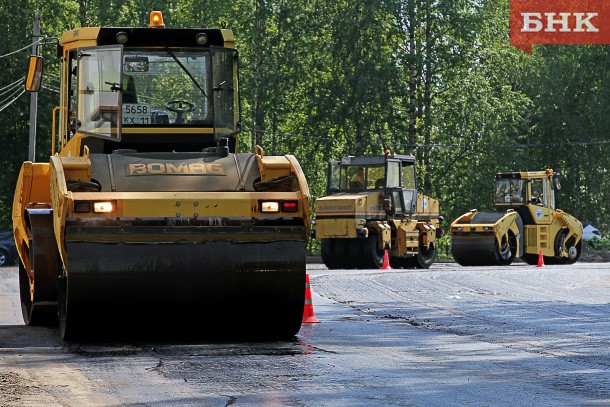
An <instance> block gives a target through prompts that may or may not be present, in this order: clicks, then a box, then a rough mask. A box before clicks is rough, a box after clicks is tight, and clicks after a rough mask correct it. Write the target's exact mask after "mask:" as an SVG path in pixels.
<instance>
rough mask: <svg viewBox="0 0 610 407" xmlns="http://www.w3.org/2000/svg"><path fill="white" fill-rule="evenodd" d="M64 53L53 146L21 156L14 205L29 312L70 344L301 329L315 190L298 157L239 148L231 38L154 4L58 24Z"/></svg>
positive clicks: (288, 333)
mask: <svg viewBox="0 0 610 407" xmlns="http://www.w3.org/2000/svg"><path fill="white" fill-rule="evenodd" d="M59 54H60V55H61V67H62V68H61V83H62V86H61V100H60V104H59V106H58V107H56V108H55V109H54V111H53V121H54V124H53V134H52V139H53V151H52V154H51V157H50V160H49V162H48V163H32V162H25V163H24V164H23V167H22V169H21V173H20V176H19V180H18V183H17V188H16V193H15V199H14V205H13V224H14V234H15V241H16V244H17V248H18V251H19V257H20V267H19V279H20V290H21V303H22V309H23V317H24V320H25V322H26V323H27V324H29V325H49V324H56V323H57V321H58V322H59V327H60V332H61V335H62V337H63V338H64V339H72V338H87V337H93V338H98V337H100V336H110V337H113V336H116V335H122V334H123V333H124V332H136V333H138V334H154V335H158V334H162V335H168V336H172V335H174V333H177V332H179V331H180V333H181V334H182V333H186V334H193V335H196V336H204V337H214V338H216V337H221V338H268V339H281V338H290V337H292V336H293V335H295V334H296V333H297V332H298V330H299V328H300V324H301V319H302V314H303V304H304V293H305V290H304V287H305V244H306V239H307V237H308V236H309V230H308V229H309V227H310V219H309V218H310V213H309V212H310V209H309V201H310V197H309V190H308V186H307V183H306V180H305V177H304V175H303V171H302V170H301V168H300V166H299V163H298V162H297V160H296V159H295V158H294V157H293V156H291V155H286V156H280V157H267V156H265V155H264V154H263V150H262V148H260V147H257V151H256V152H255V153H238V152H237V145H238V134H239V109H238V108H239V103H238V101H239V97H238V83H237V51H236V50H235V49H234V37H233V34H232V32H231V31H230V30H227V29H172V28H164V25H163V20H162V16H161V14H160V13H158V12H153V14H152V15H151V26H150V27H148V28H124V27H123V28H104V27H102V28H93V27H85V28H80V29H78V30H73V31H69V32H66V33H64V34H63V36H62V38H61V41H60V44H59ZM29 68H30V70H29V72H28V76H27V80H26V88H27V89H29V90H31V91H35V90H36V89H37V88H38V87H39V84H40V78H41V77H42V76H43V75H42V71H43V67H42V61H41V60H40V58H31V60H30V64H29ZM252 309H256V312H257V313H258V314H260V315H264V318H262V319H261V318H252V317H251V312H252V311H251V310H252Z"/></svg>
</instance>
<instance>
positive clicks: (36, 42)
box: [0, 40, 43, 59]
mask: <svg viewBox="0 0 610 407" xmlns="http://www.w3.org/2000/svg"><path fill="white" fill-rule="evenodd" d="M42 41H43V40H38V41H34V42H33V43H31V44H29V45H26V46H25V47H23V48H19V49H18V50H15V51H13V52H9V53H8V54H4V55H0V59H2V58H5V57H10V56H11V55H14V54H16V53H18V52H21V51H24V50H26V49H28V48H30V47H31V46H32V45H36V44H40V43H41V42H42Z"/></svg>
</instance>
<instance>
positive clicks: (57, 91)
mask: <svg viewBox="0 0 610 407" xmlns="http://www.w3.org/2000/svg"><path fill="white" fill-rule="evenodd" d="M42 88H43V89H46V90H50V91H51V92H55V93H60V91H59V88H58V87H56V86H52V85H42Z"/></svg>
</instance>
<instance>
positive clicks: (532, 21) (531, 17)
mask: <svg viewBox="0 0 610 407" xmlns="http://www.w3.org/2000/svg"><path fill="white" fill-rule="evenodd" d="M521 16H522V17H523V28H522V29H521V32H529V33H535V32H538V31H541V30H542V27H543V25H542V21H540V19H541V18H542V14H540V13H521Z"/></svg>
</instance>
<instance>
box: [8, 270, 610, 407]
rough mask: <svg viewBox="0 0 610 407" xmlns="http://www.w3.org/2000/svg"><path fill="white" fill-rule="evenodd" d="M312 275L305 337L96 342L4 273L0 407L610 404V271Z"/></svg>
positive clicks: (250, 313)
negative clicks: (23, 295)
mask: <svg viewBox="0 0 610 407" xmlns="http://www.w3.org/2000/svg"><path fill="white" fill-rule="evenodd" d="M308 273H309V275H310V277H311V287H312V290H313V303H314V310H315V315H316V317H318V319H320V320H321V323H320V324H308V325H303V327H302V329H301V331H300V333H299V335H298V336H297V337H296V338H295V339H294V340H293V341H291V342H271V343H237V344H231V343H211V344H202V343H179V342H178V343H167V342H164V343H155V342H150V343H141V342H138V343H87V344H85V343H64V342H62V341H61V340H60V339H59V336H58V333H57V331H56V330H53V329H49V328H34V327H26V326H24V325H23V322H22V319H21V310H20V305H19V298H18V283H17V270H16V268H1V269H0V406H45V407H53V406H117V407H118V406H511V407H512V406H610V322H609V321H610V264H604V263H598V264H593V263H589V264H587V263H579V264H576V265H573V266H547V267H545V268H537V267H533V266H526V265H523V264H516V265H512V266H509V267H472V268H464V267H459V266H456V265H454V264H435V265H433V266H432V268H431V269H430V270H426V271H416V270H392V271H380V270H370V271H353V270H340V271H329V270H326V269H325V268H324V267H323V266H320V265H309V266H308ZM244 318H265V316H264V315H258V314H257V311H256V307H255V306H253V307H252V309H249V310H244ZM205 320H206V316H205V310H200V322H198V323H202V324H205Z"/></svg>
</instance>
